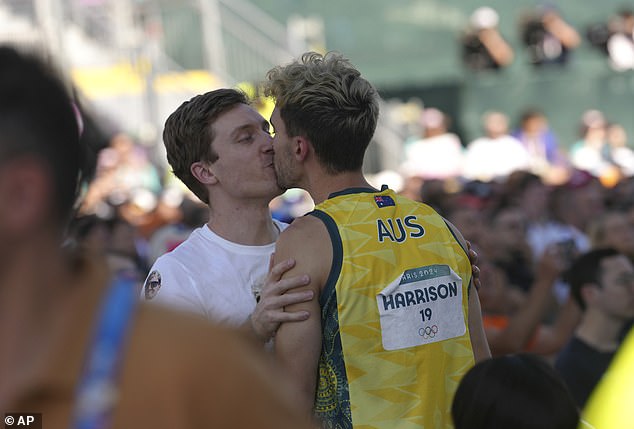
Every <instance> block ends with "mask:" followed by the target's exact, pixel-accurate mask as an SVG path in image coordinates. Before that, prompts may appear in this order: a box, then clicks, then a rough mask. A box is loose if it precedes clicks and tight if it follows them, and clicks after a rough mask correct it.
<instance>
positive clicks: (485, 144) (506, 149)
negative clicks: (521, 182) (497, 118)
mask: <svg viewBox="0 0 634 429" xmlns="http://www.w3.org/2000/svg"><path fill="white" fill-rule="evenodd" d="M530 165H531V157H530V154H529V153H528V151H527V150H526V148H525V147H524V146H523V145H522V143H521V142H520V141H519V140H517V139H516V138H515V137H512V136H509V135H505V136H501V137H497V138H495V139H491V138H488V137H482V138H479V139H477V140H474V141H472V142H471V143H469V145H468V146H467V149H466V151H465V158H464V168H463V175H464V177H466V178H467V179H472V180H474V179H479V180H483V181H485V182H488V181H490V180H494V179H501V178H505V177H506V176H508V175H509V174H511V173H512V172H514V171H516V170H527V169H529V168H530Z"/></svg>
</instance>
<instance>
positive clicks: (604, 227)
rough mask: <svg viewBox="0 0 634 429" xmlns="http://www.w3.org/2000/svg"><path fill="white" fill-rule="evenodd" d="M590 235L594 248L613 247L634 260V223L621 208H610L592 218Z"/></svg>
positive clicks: (589, 228)
mask: <svg viewBox="0 0 634 429" xmlns="http://www.w3.org/2000/svg"><path fill="white" fill-rule="evenodd" d="M588 235H589V237H590V243H591V245H592V248H594V249H598V248H602V247H613V248H614V249H616V250H618V251H619V252H621V253H622V254H624V255H625V256H627V257H628V258H629V259H630V261H632V262H634V225H632V224H631V223H630V222H629V220H628V218H627V215H626V214H625V213H624V212H622V211H620V210H614V209H612V210H608V211H606V212H605V213H603V214H601V215H599V216H598V217H596V218H594V219H592V220H591V222H590V225H589V227H588Z"/></svg>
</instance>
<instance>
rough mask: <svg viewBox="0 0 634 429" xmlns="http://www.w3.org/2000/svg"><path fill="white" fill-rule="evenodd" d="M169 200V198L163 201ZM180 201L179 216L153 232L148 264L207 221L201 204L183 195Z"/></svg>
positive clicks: (205, 210) (206, 215)
mask: <svg viewBox="0 0 634 429" xmlns="http://www.w3.org/2000/svg"><path fill="white" fill-rule="evenodd" d="M168 195H169V194H168ZM166 197H167V195H166ZM169 198H171V197H168V198H164V199H169ZM180 199H181V201H180V204H178V208H179V216H178V217H177V218H175V219H173V220H172V221H171V222H168V223H167V224H166V225H163V226H161V227H160V228H158V229H157V230H156V231H154V233H153V234H152V236H151V237H150V239H149V243H148V262H150V264H153V263H154V261H156V260H157V259H158V257H159V256H161V255H163V254H165V253H167V252H171V251H172V250H174V249H175V248H176V247H178V245H179V244H181V243H182V242H183V241H185V240H186V239H187V237H189V235H190V234H191V233H192V231H193V230H194V229H196V228H198V227H200V226H201V225H203V224H204V223H205V222H206V221H207V220H208V216H209V213H208V210H207V208H206V206H205V205H204V204H203V203H202V202H200V201H198V200H196V201H194V200H193V199H191V198H189V197H187V196H183V195H181V196H180ZM171 204H174V202H171Z"/></svg>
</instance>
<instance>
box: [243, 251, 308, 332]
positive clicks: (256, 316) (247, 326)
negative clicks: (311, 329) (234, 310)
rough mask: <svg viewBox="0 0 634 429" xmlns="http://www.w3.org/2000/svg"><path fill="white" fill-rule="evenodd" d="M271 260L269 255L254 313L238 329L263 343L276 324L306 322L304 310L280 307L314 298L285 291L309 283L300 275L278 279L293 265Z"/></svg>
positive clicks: (290, 261)
mask: <svg viewBox="0 0 634 429" xmlns="http://www.w3.org/2000/svg"><path fill="white" fill-rule="evenodd" d="M273 257H274V255H271V260H270V263H269V274H268V276H267V278H266V283H265V284H264V286H263V287H262V291H261V293H260V298H259V300H258V303H257V304H256V306H255V310H253V313H252V314H251V315H250V316H249V318H248V319H247V320H246V321H245V322H244V323H243V324H242V327H241V328H242V330H243V331H244V332H246V333H248V334H250V335H251V336H252V337H255V338H257V339H258V340H260V341H261V342H263V343H265V342H267V341H268V340H269V339H271V338H272V337H274V336H275V333H276V331H277V329H278V328H279V326H280V323H283V322H298V321H302V320H306V319H308V312H307V311H297V312H287V311H285V310H284V307H286V306H288V305H291V304H295V303H298V302H305V301H309V300H310V299H312V298H313V295H314V294H313V292H312V291H310V290H304V291H299V292H289V290H291V289H297V288H301V287H303V286H306V285H307V284H308V280H309V279H308V276H307V275H306V274H301V275H295V276H287V277H286V278H282V276H283V274H284V273H286V272H287V271H288V270H290V269H291V268H293V267H294V266H295V260H294V259H286V260H283V261H282V262H279V263H278V264H276V265H273Z"/></svg>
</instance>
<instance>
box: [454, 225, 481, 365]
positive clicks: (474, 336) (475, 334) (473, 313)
mask: <svg viewBox="0 0 634 429" xmlns="http://www.w3.org/2000/svg"><path fill="white" fill-rule="evenodd" d="M445 222H446V223H447V226H448V227H449V229H451V231H452V232H453V234H454V236H455V237H456V239H457V240H458V242H459V243H460V245H461V246H462V248H463V249H465V252H467V256H468V257H469V262H470V263H471V270H472V282H471V283H472V284H471V285H470V286H474V277H475V278H476V279H477V282H478V285H479V284H480V269H479V268H478V267H477V266H476V265H475V263H476V262H477V259H478V255H477V254H476V253H475V252H474V251H473V250H472V249H471V243H468V242H467V241H466V240H465V239H464V237H463V236H462V234H461V233H460V231H458V228H456V227H455V226H454V225H453V224H452V223H451V222H449V221H448V220H446V219H445ZM475 269H477V275H476V270H475ZM468 305H469V307H468V312H469V314H468V318H467V323H468V324H469V336H470V338H471V347H472V348H473V359H474V360H475V361H476V362H480V361H482V360H485V359H489V358H490V357H491V350H490V349H489V343H488V342H487V338H486V335H485V333H484V325H483V323H482V310H481V309H480V298H479V297H478V290H477V289H476V287H475V286H474V287H470V289H469V304H468Z"/></svg>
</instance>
